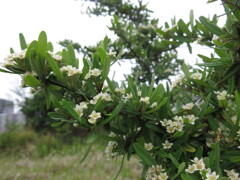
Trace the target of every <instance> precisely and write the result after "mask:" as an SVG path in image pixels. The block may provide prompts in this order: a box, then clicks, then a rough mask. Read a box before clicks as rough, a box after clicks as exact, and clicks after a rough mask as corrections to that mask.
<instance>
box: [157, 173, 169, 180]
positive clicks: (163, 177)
mask: <svg viewBox="0 0 240 180" xmlns="http://www.w3.org/2000/svg"><path fill="white" fill-rule="evenodd" d="M158 179H161V180H167V179H168V175H167V173H166V172H164V173H160V174H159V175H158Z"/></svg>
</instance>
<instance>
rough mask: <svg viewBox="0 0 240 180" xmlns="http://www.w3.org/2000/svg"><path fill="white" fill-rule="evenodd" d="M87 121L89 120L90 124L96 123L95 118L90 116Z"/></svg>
mask: <svg viewBox="0 0 240 180" xmlns="http://www.w3.org/2000/svg"><path fill="white" fill-rule="evenodd" d="M88 122H89V123H90V124H96V123H97V119H94V118H90V119H88Z"/></svg>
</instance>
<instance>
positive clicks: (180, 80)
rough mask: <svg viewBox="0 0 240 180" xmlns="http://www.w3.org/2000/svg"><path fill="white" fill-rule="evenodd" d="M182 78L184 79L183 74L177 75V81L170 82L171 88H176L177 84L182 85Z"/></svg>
mask: <svg viewBox="0 0 240 180" xmlns="http://www.w3.org/2000/svg"><path fill="white" fill-rule="evenodd" d="M184 78H185V75H184V74H179V75H178V77H177V79H176V80H175V81H173V82H172V88H174V87H176V86H177V85H178V84H182V81H183V79H184Z"/></svg>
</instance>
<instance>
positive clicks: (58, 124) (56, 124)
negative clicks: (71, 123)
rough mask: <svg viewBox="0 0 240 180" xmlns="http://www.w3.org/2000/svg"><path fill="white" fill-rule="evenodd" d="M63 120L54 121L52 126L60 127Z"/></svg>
mask: <svg viewBox="0 0 240 180" xmlns="http://www.w3.org/2000/svg"><path fill="white" fill-rule="evenodd" d="M62 123H63V122H56V123H52V124H51V127H58V126H60V125H61V124H62Z"/></svg>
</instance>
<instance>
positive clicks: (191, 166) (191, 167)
mask: <svg viewBox="0 0 240 180" xmlns="http://www.w3.org/2000/svg"><path fill="white" fill-rule="evenodd" d="M185 171H186V172H187V173H194V172H195V171H196V168H195V166H194V165H189V166H188V168H187V169H186V170H185Z"/></svg>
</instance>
